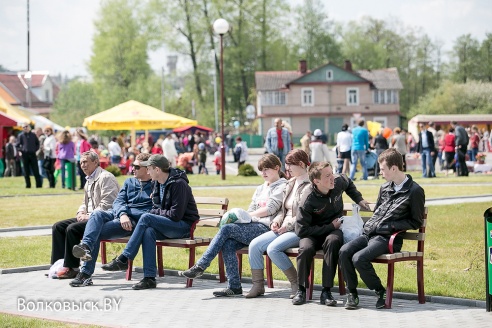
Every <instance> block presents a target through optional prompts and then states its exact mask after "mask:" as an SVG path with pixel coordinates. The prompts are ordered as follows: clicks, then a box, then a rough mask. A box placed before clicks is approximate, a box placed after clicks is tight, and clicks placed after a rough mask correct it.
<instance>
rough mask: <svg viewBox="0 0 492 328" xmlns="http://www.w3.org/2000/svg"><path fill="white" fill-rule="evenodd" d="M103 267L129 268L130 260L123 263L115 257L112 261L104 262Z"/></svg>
mask: <svg viewBox="0 0 492 328" xmlns="http://www.w3.org/2000/svg"><path fill="white" fill-rule="evenodd" d="M101 269H103V270H104V271H125V270H126V269H128V262H126V263H123V262H121V261H120V260H118V258H116V257H115V258H114V259H113V260H112V261H111V262H109V263H106V264H103V265H102V266H101Z"/></svg>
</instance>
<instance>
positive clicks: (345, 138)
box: [337, 131, 352, 153]
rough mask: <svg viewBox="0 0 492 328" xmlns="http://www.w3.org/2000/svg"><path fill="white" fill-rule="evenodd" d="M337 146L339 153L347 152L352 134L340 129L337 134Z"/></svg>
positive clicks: (350, 145) (350, 144)
mask: <svg viewBox="0 0 492 328" xmlns="http://www.w3.org/2000/svg"><path fill="white" fill-rule="evenodd" d="M337 147H338V151H339V152H341V153H344V152H347V151H349V150H350V148H351V147H352V134H351V133H350V132H348V131H341V132H338V134H337Z"/></svg>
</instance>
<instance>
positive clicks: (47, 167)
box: [43, 157, 54, 171]
mask: <svg viewBox="0 0 492 328" xmlns="http://www.w3.org/2000/svg"><path fill="white" fill-rule="evenodd" d="M43 169H45V170H48V171H54V170H53V161H52V160H51V158H49V157H45V158H44V161H43Z"/></svg>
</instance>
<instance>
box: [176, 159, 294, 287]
mask: <svg viewBox="0 0 492 328" xmlns="http://www.w3.org/2000/svg"><path fill="white" fill-rule="evenodd" d="M281 167H282V163H281V162H280V159H279V158H278V157H277V156H275V155H273V154H265V155H263V156H262V157H261V158H260V160H259V161H258V169H259V170H260V171H261V172H262V177H263V179H264V180H265V183H263V184H262V185H260V186H258V187H257V188H256V191H255V193H254V194H253V199H252V201H251V204H250V205H249V208H248V211H247V212H248V214H249V216H251V219H252V220H251V222H250V223H240V224H239V223H229V224H225V225H223V226H222V227H221V228H220V230H219V232H218V233H217V235H215V237H214V238H213V240H212V242H211V243H210V246H209V247H208V249H207V250H206V251H205V253H203V256H202V257H201V258H200V259H199V260H198V262H197V263H196V264H195V265H194V266H192V267H191V268H190V269H188V270H186V271H184V272H183V276H185V277H187V278H189V279H194V278H198V277H200V276H201V275H203V272H204V271H205V270H206V269H207V268H208V267H209V265H210V263H211V262H212V260H213V259H214V258H215V257H216V256H217V254H219V252H220V251H222V255H223V257H224V264H225V267H226V275H227V281H228V287H227V288H226V289H224V290H221V291H216V292H214V293H213V294H214V296H216V297H221V296H241V295H242V294H243V289H242V287H241V280H240V276H239V267H238V261H237V257H236V251H237V250H239V249H241V248H243V247H245V246H247V245H249V243H250V242H251V241H252V240H253V239H254V238H256V237H258V236H260V235H262V234H264V233H265V232H267V231H268V230H269V226H270V223H271V221H272V219H273V218H274V217H275V215H276V214H277V213H278V211H279V210H280V207H281V205H282V194H283V191H284V188H285V182H287V180H286V179H285V174H284V173H283V172H282V171H281Z"/></svg>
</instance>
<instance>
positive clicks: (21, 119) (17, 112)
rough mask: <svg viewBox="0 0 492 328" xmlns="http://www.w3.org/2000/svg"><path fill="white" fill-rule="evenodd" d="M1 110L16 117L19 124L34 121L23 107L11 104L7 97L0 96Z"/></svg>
mask: <svg viewBox="0 0 492 328" xmlns="http://www.w3.org/2000/svg"><path fill="white" fill-rule="evenodd" d="M0 111H1V112H3V113H5V114H7V115H8V116H9V117H11V118H13V119H15V120H16V121H17V123H18V124H21V123H31V124H32V123H33V121H32V120H31V118H30V117H29V115H28V114H27V113H24V112H23V111H22V110H21V109H19V108H15V107H14V106H12V105H11V104H9V103H8V102H7V101H5V99H3V98H2V97H1V96H0Z"/></svg>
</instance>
